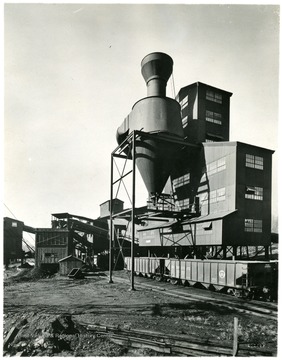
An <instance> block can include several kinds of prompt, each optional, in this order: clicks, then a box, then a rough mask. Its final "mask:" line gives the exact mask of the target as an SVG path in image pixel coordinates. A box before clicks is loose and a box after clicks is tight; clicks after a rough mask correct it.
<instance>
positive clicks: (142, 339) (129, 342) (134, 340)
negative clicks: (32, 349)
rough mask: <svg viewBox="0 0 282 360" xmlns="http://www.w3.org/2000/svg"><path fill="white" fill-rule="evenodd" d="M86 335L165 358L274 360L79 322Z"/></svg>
mask: <svg viewBox="0 0 282 360" xmlns="http://www.w3.org/2000/svg"><path fill="white" fill-rule="evenodd" d="M79 324H80V325H82V326H84V327H85V328H86V329H87V331H93V332H95V334H96V335H97V336H99V337H107V338H108V339H109V340H111V341H112V342H114V343H116V344H118V345H122V346H125V347H127V348H128V349H136V348H137V349H140V348H147V349H151V350H154V351H155V352H157V353H159V354H161V355H164V356H235V355H236V356H275V354H274V353H273V352H271V351H267V350H265V349H261V348H258V349H250V348H248V345H247V344H239V346H238V348H236V353H234V347H233V346H232V344H231V342H227V341H220V342H217V341H214V340H210V339H204V338H201V339H199V337H195V336H192V335H181V334H177V335H176V334H167V333H165V334H164V333H161V332H158V331H151V330H144V329H132V328H121V327H120V326H103V325H100V324H95V325H94V324H87V323H83V322H79Z"/></svg>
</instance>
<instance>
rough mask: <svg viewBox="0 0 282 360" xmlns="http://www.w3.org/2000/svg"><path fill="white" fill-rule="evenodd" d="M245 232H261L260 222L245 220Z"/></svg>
mask: <svg viewBox="0 0 282 360" xmlns="http://www.w3.org/2000/svg"><path fill="white" fill-rule="evenodd" d="M245 231H246V232H257V233H261V232H262V220H255V219H245Z"/></svg>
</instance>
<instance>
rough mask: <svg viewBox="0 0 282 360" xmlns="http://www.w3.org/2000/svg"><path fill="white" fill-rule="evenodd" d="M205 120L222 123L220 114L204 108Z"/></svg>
mask: <svg viewBox="0 0 282 360" xmlns="http://www.w3.org/2000/svg"><path fill="white" fill-rule="evenodd" d="M206 121H209V122H211V123H214V124H218V125H222V121H221V114H219V113H216V112H213V111H209V110H206Z"/></svg>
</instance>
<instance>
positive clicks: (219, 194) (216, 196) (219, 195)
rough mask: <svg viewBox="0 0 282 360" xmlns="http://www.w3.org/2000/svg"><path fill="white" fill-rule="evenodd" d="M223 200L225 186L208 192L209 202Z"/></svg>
mask: <svg viewBox="0 0 282 360" xmlns="http://www.w3.org/2000/svg"><path fill="white" fill-rule="evenodd" d="M223 200H225V188H220V189H217V190H213V191H211V192H210V204H212V203H215V202H219V201H223Z"/></svg>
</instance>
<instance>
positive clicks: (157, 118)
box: [110, 52, 278, 296]
mask: <svg viewBox="0 0 282 360" xmlns="http://www.w3.org/2000/svg"><path fill="white" fill-rule="evenodd" d="M172 70H173V60H172V58H171V57H170V56H168V55H167V54H164V53H160V52H156V53H151V54H149V55H147V56H145V57H144V59H143V60H142V62H141V73H142V75H143V77H144V79H145V82H146V85H147V97H145V98H143V99H141V100H139V101H137V102H136V103H135V104H134V105H133V107H132V110H131V112H130V113H129V115H128V116H127V117H126V118H125V120H124V121H123V122H122V124H121V125H120V126H119V128H118V129H117V142H118V147H117V148H116V149H115V150H114V151H113V152H112V156H111V200H113V198H114V194H115V197H117V196H118V190H117V191H116V192H115V189H116V188H117V187H118V189H119V186H120V183H121V182H123V179H124V178H125V177H130V181H131V184H132V188H131V191H132V193H131V203H132V208H131V209H129V210H128V211H123V212H120V213H117V214H114V213H113V212H112V213H111V222H110V225H111V231H110V234H111V239H110V255H111V259H110V282H111V281H112V278H111V276H112V273H111V270H112V269H111V267H112V265H113V264H112V262H113V259H114V258H115V257H116V253H115V249H116V246H115V241H116V240H115V239H114V238H113V234H114V233H115V231H114V230H115V223H116V224H117V223H118V219H119V220H120V219H124V220H126V221H128V224H130V226H129V225H128V227H127V230H128V231H125V232H123V233H120V234H119V236H118V239H117V240H118V242H119V244H122V241H123V239H124V238H125V236H126V238H127V239H128V238H129V237H130V239H131V256H130V257H127V258H126V259H125V268H126V269H127V270H130V271H131V274H132V276H131V281H132V288H134V280H133V278H134V274H135V273H136V272H137V273H140V274H144V275H149V276H155V277H157V278H158V279H171V280H173V281H175V282H179V281H182V282H183V283H184V282H186V283H189V284H191V285H193V284H195V283H201V284H202V285H203V286H205V287H210V286H213V287H214V288H217V289H222V288H226V289H228V290H229V291H230V292H233V294H235V295H236V296H237V295H239V296H242V295H245V294H250V295H252V296H253V295H254V294H255V293H256V292H258V291H264V293H266V294H268V295H269V296H272V295H273V288H274V287H276V285H275V282H276V281H277V268H278V262H277V261H274V260H273V254H272V251H271V181H272V154H273V152H274V151H272V150H270V149H265V148H262V147H260V146H254V145H250V144H246V143H242V142H239V141H230V140H229V129H230V99H231V96H232V93H231V92H228V91H225V90H221V89H219V88H216V87H214V86H211V85H207V84H204V83H201V82H196V83H193V84H191V85H188V86H185V87H183V88H181V89H180V91H179V92H178V94H177V96H176V98H175V99H172V98H169V97H166V85H167V81H168V80H169V78H170V76H171V74H172ZM117 158H118V159H121V160H122V161H124V163H127V162H130V163H131V164H132V168H131V169H132V170H131V171H129V172H127V173H125V172H124V171H123V170H122V169H121V170H120V171H119V172H118V174H117V175H116V173H115V171H114V166H113V164H116V162H115V161H116V159H117ZM136 168H137V169H138V171H139V173H140V175H141V177H142V179H143V181H144V184H145V186H146V189H147V192H148V198H147V205H146V206H144V207H143V208H137V207H136V206H135V201H136V176H137V175H136ZM129 229H130V230H129ZM132 239H134V240H133V241H132ZM118 251H120V252H121V251H122V247H121V246H119V250H118ZM189 262H190V263H189ZM192 262H193V263H192ZM256 273H259V274H260V276H255V274H256ZM258 278H259V279H260V280H258ZM270 294H271V295H270Z"/></svg>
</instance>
